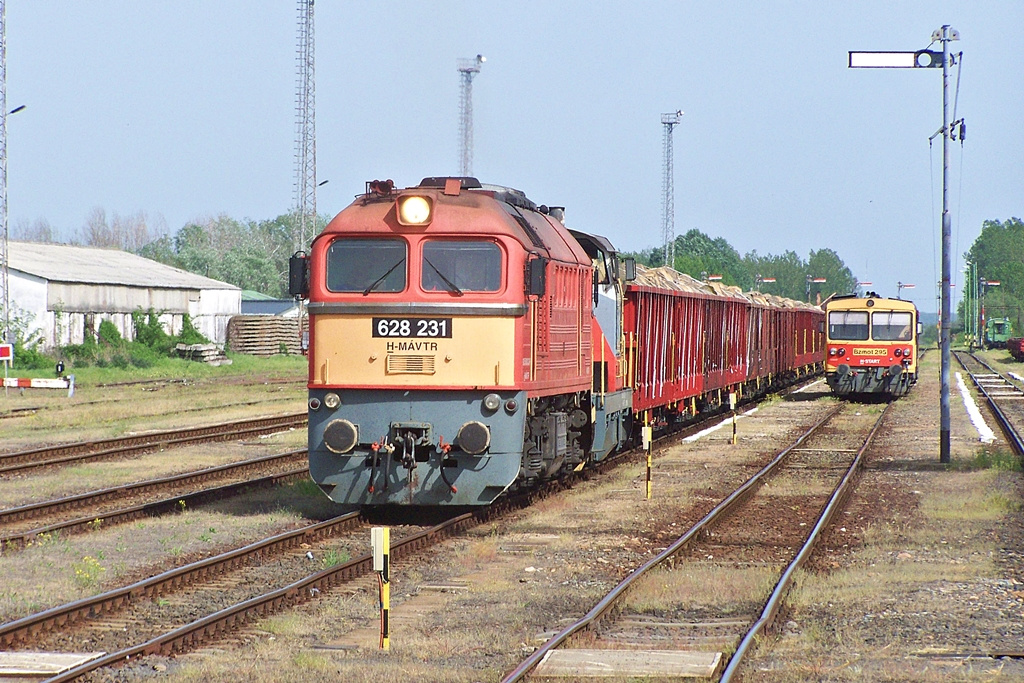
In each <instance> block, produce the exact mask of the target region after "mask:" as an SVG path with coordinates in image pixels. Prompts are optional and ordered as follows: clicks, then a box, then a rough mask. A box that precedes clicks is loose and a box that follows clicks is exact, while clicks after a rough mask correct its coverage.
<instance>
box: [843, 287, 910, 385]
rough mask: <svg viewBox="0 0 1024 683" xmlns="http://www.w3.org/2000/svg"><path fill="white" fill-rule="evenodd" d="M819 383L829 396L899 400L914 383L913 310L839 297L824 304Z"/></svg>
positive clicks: (898, 302) (893, 302) (897, 302)
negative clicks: (823, 352) (822, 361)
mask: <svg viewBox="0 0 1024 683" xmlns="http://www.w3.org/2000/svg"><path fill="white" fill-rule="evenodd" d="M825 316H826V322H827V326H828V332H827V338H826V344H827V349H828V351H827V356H826V360H825V379H826V380H827V382H828V385H829V387H830V388H831V389H832V392H833V393H834V394H837V395H840V396H847V395H856V394H882V395H889V396H904V395H906V394H907V393H908V392H909V391H910V389H911V387H913V386H914V384H915V383H916V382H917V356H918V343H917V340H918V333H919V332H920V329H921V323H920V319H919V316H918V312H917V307H916V306H914V304H913V303H912V302H910V301H904V300H902V299H886V298H884V297H880V296H878V295H876V294H873V293H869V294H868V296H867V297H864V298H861V297H857V296H853V295H851V296H842V297H836V298H834V299H832V300H830V301H829V302H828V303H827V304H826V305H825Z"/></svg>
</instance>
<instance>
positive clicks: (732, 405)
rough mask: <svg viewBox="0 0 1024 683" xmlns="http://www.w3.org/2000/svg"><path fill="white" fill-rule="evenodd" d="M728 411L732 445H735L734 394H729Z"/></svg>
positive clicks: (731, 392)
mask: <svg viewBox="0 0 1024 683" xmlns="http://www.w3.org/2000/svg"><path fill="white" fill-rule="evenodd" d="M729 410H731V411H732V445H733V446H735V445H736V392H733V391H730V392H729Z"/></svg>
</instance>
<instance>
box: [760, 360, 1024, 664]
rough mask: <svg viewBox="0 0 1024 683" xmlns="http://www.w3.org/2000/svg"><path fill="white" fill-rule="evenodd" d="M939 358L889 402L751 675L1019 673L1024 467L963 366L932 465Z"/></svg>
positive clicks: (1023, 647) (1023, 642)
mask: <svg viewBox="0 0 1024 683" xmlns="http://www.w3.org/2000/svg"><path fill="white" fill-rule="evenodd" d="M938 364H939V356H938V353H936V352H933V353H931V354H930V355H929V356H928V357H927V358H926V361H925V363H924V367H923V369H922V376H921V381H920V382H919V384H918V386H917V387H916V389H915V390H914V391H913V392H912V394H911V395H910V396H909V397H907V398H905V399H902V400H900V401H899V402H898V404H897V405H896V406H895V408H896V412H895V413H894V414H893V415H892V418H891V419H890V421H889V428H887V429H886V430H885V431H884V432H883V433H882V434H881V435H880V437H879V439H878V441H877V442H876V444H875V448H873V449H872V451H871V453H870V458H869V459H868V463H867V466H866V471H865V473H864V475H863V478H862V480H861V483H860V485H859V486H858V488H857V493H856V495H855V496H854V497H853V499H852V500H851V501H850V503H849V506H848V508H847V513H848V514H847V515H846V520H845V522H844V523H843V526H842V527H839V528H836V527H833V529H832V530H831V533H830V536H829V538H828V539H827V543H826V545H825V547H824V548H821V550H822V551H823V552H820V553H819V554H818V556H817V558H816V559H815V561H814V562H813V563H812V565H811V567H810V568H809V569H808V570H807V571H805V572H804V573H803V575H802V576H800V577H799V578H798V580H797V588H796V589H795V590H794V591H793V592H792V593H791V595H790V602H789V604H790V605H791V607H790V609H789V611H788V614H787V615H786V616H784V617H783V618H782V620H781V621H782V623H781V624H779V626H780V628H779V629H778V633H777V635H776V636H774V637H773V638H770V639H767V640H766V641H765V642H763V643H762V646H761V647H760V648H759V649H758V650H757V652H756V653H755V656H754V657H753V658H752V659H751V661H750V663H749V665H748V667H747V668H746V669H745V676H744V678H743V680H745V681H763V682H768V681H770V682H773V683H774V682H786V681H851V680H870V681H950V680H955V681H961V680H962V681H991V680H1007V681H1009V680H1024V665H1022V664H1021V660H1020V659H1017V658H1016V657H1019V656H1021V655H1022V654H1024V566H1022V562H1021V560H1022V557H1024V516H1022V514H1021V505H1020V501H1021V493H1022V485H1021V475H1020V472H1019V469H1013V468H1012V463H1014V462H1015V458H1013V457H1012V456H1010V455H1009V450H1008V447H1007V446H1006V444H1005V442H1003V440H1002V439H1001V438H1000V439H998V440H997V441H996V442H995V443H993V444H990V445H985V446H983V445H982V444H981V443H980V442H979V437H978V432H977V431H976V430H975V428H974V426H973V425H972V424H971V423H970V421H969V420H968V418H967V416H966V411H965V410H964V407H963V402H962V400H961V398H960V395H959V392H958V391H957V390H956V379H955V375H954V376H953V377H952V378H951V387H952V389H951V397H950V407H951V409H950V413H951V432H952V439H951V451H952V460H953V463H952V466H950V467H948V468H946V467H940V466H939V465H938V451H939V443H938V440H939V430H938V425H939V378H938ZM957 369H958V368H956V367H955V366H954V368H953V372H954V373H955V371H956V370H957ZM990 426H991V427H993V428H994V429H995V430H996V431H997V432H998V429H997V428H996V426H995V424H994V423H991V422H990ZM1000 465H1006V466H1005V467H1001V466H1000ZM1000 655H1010V656H1008V657H1002V656H1000Z"/></svg>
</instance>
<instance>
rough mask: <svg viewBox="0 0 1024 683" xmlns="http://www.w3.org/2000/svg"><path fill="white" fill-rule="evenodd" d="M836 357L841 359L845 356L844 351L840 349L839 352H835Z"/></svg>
mask: <svg viewBox="0 0 1024 683" xmlns="http://www.w3.org/2000/svg"><path fill="white" fill-rule="evenodd" d="M836 355H837V356H839V357H840V358H842V357H843V356H845V355H846V349H844V348H842V347H840V349H839V351H837V352H836Z"/></svg>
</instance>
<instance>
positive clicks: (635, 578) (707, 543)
mask: <svg viewBox="0 0 1024 683" xmlns="http://www.w3.org/2000/svg"><path fill="white" fill-rule="evenodd" d="M859 410H860V406H858V405H856V404H844V405H843V406H840V408H838V409H836V410H835V411H833V412H831V413H829V414H828V415H827V416H826V417H825V418H824V419H822V420H821V421H819V422H818V423H817V424H816V425H814V426H813V427H812V428H811V429H810V430H808V431H807V432H806V433H805V434H804V435H802V436H801V437H800V438H799V439H798V440H797V442H796V443H794V444H793V445H791V446H789V447H788V448H786V449H784V450H783V451H781V452H780V453H779V454H777V455H776V457H775V458H774V459H773V460H772V461H771V462H770V463H769V464H768V465H766V466H765V467H764V468H763V469H762V470H761V471H759V472H758V473H757V474H756V475H754V477H752V478H751V479H749V480H748V481H747V482H746V483H745V484H743V486H741V487H740V488H738V489H737V490H736V491H734V492H733V493H732V494H730V495H729V496H728V497H727V498H726V499H725V500H723V501H722V502H721V503H720V504H719V505H718V506H716V507H715V508H714V510H712V511H711V512H710V513H708V515H707V516H705V517H704V518H703V519H702V520H701V521H700V522H698V523H697V524H696V525H694V526H693V527H691V528H690V529H689V530H688V531H687V532H686V533H685V534H683V535H682V536H680V537H679V538H678V539H677V540H676V541H675V542H674V543H673V544H671V545H670V546H669V547H668V548H667V549H666V550H665V551H664V552H662V553H661V554H660V555H658V556H657V557H655V558H652V559H651V560H650V561H648V562H647V563H646V564H644V565H643V566H642V567H640V568H639V569H637V570H636V571H634V572H632V573H631V574H630V575H629V576H628V577H627V578H626V579H625V580H623V581H622V582H621V583H620V584H619V585H618V586H616V587H615V588H614V589H613V590H612V591H611V592H609V593H608V594H607V595H606V596H605V598H604V599H602V600H601V601H599V602H598V604H597V605H596V606H595V607H594V608H593V609H592V610H591V611H590V612H588V613H587V614H586V615H585V616H584V617H583V618H581V619H579V620H578V621H575V622H574V623H572V624H570V625H569V626H567V627H565V628H564V629H563V630H561V631H560V632H559V633H558V634H556V635H555V636H553V637H552V638H551V639H550V640H548V642H547V643H545V644H544V645H543V646H542V647H541V648H539V649H538V650H537V651H536V652H534V653H533V654H532V655H531V656H530V657H529V658H527V659H526V660H525V661H524V662H523V663H522V664H521V665H520V666H519V667H517V668H516V669H515V670H514V671H512V672H510V673H509V674H508V675H507V676H506V677H505V678H504V679H503V680H504V681H505V682H509V683H510V682H512V681H522V680H525V679H526V677H527V676H528V675H529V674H531V673H537V674H540V675H544V674H551V675H556V674H555V671H556V669H555V662H556V661H557V660H559V659H561V657H559V656H557V655H556V654H555V651H557V650H559V648H566V647H570V648H586V649H588V650H589V649H596V650H644V651H651V650H658V649H660V648H664V647H665V645H666V643H668V644H670V645H669V647H670V648H671V649H672V650H674V651H679V650H689V651H694V652H697V651H701V652H709V651H711V653H712V654H713V652H714V651H718V652H732V651H734V650H735V651H736V653H737V656H734V657H733V660H732V661H731V662H730V663H729V668H728V669H726V672H725V676H724V678H723V680H727V679H729V678H730V677H731V675H732V673H731V672H732V671H735V670H736V667H738V666H739V663H740V661H741V659H742V655H743V653H744V652H745V651H746V649H747V648H749V647H750V643H751V642H752V641H753V638H754V636H755V635H757V634H759V633H760V632H762V631H763V630H764V629H765V628H767V627H768V626H770V625H771V623H772V622H773V620H774V618H775V616H776V615H777V613H778V610H779V607H780V604H781V595H783V594H784V593H785V591H786V589H787V588H788V585H789V582H790V578H791V575H792V573H793V571H795V569H796V568H797V567H798V566H799V565H800V564H802V562H803V561H804V560H805V559H806V558H807V557H808V556H809V554H810V551H811V549H812V548H813V545H814V543H815V542H816V541H817V538H818V537H819V536H820V534H821V532H822V530H823V529H824V528H825V527H826V526H827V525H828V523H829V520H830V519H831V518H832V516H833V515H834V514H835V513H836V511H837V510H838V509H839V507H840V506H841V504H842V501H843V500H844V499H845V496H846V495H847V493H848V491H849V490H850V488H851V482H852V481H853V480H854V475H855V473H856V472H857V471H858V469H859V466H860V458H861V455H862V454H863V453H864V451H865V450H866V449H867V447H868V446H869V444H870V442H871V439H872V438H873V437H874V435H875V433H876V432H877V430H878V429H879V427H880V425H881V424H882V421H883V419H884V417H885V414H886V413H887V411H888V408H886V410H885V411H883V412H882V413H881V414H880V415H878V416H877V418H876V417H875V416H865V415H861V414H860V412H859ZM787 491H789V492H791V493H788V494H787V493H786V492H787ZM691 563H692V565H693V567H694V569H697V568H698V567H707V566H708V565H709V564H713V565H717V566H727V567H728V566H756V567H758V568H759V569H763V570H765V571H767V572H769V573H771V574H773V575H775V576H776V577H778V578H777V585H776V590H775V591H774V592H773V593H772V596H771V597H770V598H769V599H768V601H767V602H763V601H762V602H753V601H750V600H747V601H746V602H745V603H742V601H741V603H742V604H741V605H740V607H739V608H737V605H723V606H722V607H721V609H720V610H719V611H718V613H717V614H716V613H708V611H707V610H704V611H702V612H701V613H700V614H690V613H688V612H687V611H686V610H685V609H680V610H679V611H677V612H673V613H672V614H671V616H670V617H666V618H658V619H651V618H650V617H649V616H645V615H644V614H635V613H631V612H630V611H629V609H628V608H624V607H623V604H624V600H625V598H626V596H627V595H628V594H631V592H633V591H636V592H641V591H642V590H643V588H642V586H643V580H644V579H646V578H648V577H651V576H653V575H654V572H656V571H659V570H662V569H665V568H666V567H669V566H671V568H672V570H674V571H678V570H679V569H680V566H681V565H683V564H685V565H687V566H689V565H691ZM683 571H685V569H684V570H683ZM559 654H562V653H559ZM571 654H572V653H568V654H567V657H566V659H567V660H568V661H572V660H574V658H573V657H572V656H571ZM585 658H586V657H584V659H585ZM711 659H712V663H711V664H710V666H712V667H719V670H720V667H721V666H722V665H723V664H724V663H725V661H724V657H723V658H722V659H719V660H714V658H713V657H712V658H711ZM542 660H545V661H544V666H545V667H547V668H546V669H545V670H544V672H543V673H542V672H541V671H540V670H539V669H537V667H538V665H539V664H540V663H541V662H542ZM568 666H570V667H571V666H573V665H572V664H568Z"/></svg>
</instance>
